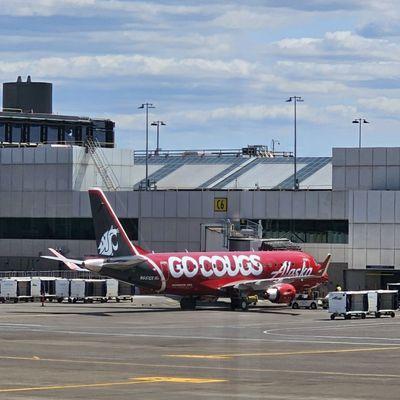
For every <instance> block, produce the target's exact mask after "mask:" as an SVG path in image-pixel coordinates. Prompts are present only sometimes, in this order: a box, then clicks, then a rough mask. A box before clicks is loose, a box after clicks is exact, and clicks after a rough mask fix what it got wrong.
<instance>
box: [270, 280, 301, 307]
mask: <svg viewBox="0 0 400 400" xmlns="http://www.w3.org/2000/svg"><path fill="white" fill-rule="evenodd" d="M294 296H296V289H295V288H294V286H293V285H290V284H289V283H280V284H277V285H275V286H272V287H270V288H269V289H267V290H266V292H265V293H264V298H265V299H267V300H269V301H271V302H272V303H290V302H291V301H292V300H293V299H294Z"/></svg>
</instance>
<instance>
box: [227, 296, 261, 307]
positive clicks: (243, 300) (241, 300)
mask: <svg viewBox="0 0 400 400" xmlns="http://www.w3.org/2000/svg"><path fill="white" fill-rule="evenodd" d="M257 301H258V297H257V296H239V297H231V310H232V311H235V310H236V309H240V310H242V311H247V310H248V309H249V305H250V304H254V305H256V304H257Z"/></svg>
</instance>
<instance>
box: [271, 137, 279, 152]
mask: <svg viewBox="0 0 400 400" xmlns="http://www.w3.org/2000/svg"><path fill="white" fill-rule="evenodd" d="M275 144H277V145H278V146H279V145H280V142H279V140H276V139H272V154H274V153H275Z"/></svg>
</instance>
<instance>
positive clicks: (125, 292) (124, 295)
mask: <svg viewBox="0 0 400 400" xmlns="http://www.w3.org/2000/svg"><path fill="white" fill-rule="evenodd" d="M135 294H136V291H135V286H134V285H131V284H129V283H126V282H121V281H120V282H118V297H117V298H116V300H117V302H118V303H119V302H120V301H121V300H130V301H131V302H133V296H134V295H135Z"/></svg>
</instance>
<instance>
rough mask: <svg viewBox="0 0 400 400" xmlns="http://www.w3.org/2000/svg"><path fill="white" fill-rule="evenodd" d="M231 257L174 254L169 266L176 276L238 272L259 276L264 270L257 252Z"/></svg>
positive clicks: (231, 273) (236, 273)
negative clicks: (176, 255) (177, 255)
mask: <svg viewBox="0 0 400 400" xmlns="http://www.w3.org/2000/svg"><path fill="white" fill-rule="evenodd" d="M231 257H232V259H231V258H230V257H228V256H217V255H215V256H211V257H208V256H200V257H199V258H198V260H197V259H195V258H193V257H190V256H183V257H175V256H172V257H169V258H168V268H169V272H170V274H171V276H172V277H174V278H180V277H181V276H182V275H185V276H186V277H188V278H193V277H194V276H196V275H197V274H198V273H200V274H201V275H203V276H204V277H206V278H207V277H210V276H212V275H215V276H217V277H221V276H224V275H226V274H228V275H229V276H236V275H238V274H241V275H243V276H248V275H255V276H257V275H260V274H261V273H262V271H263V266H262V264H261V262H260V256H258V255H256V254H252V255H249V256H245V255H238V256H237V255H233V256H231Z"/></svg>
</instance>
